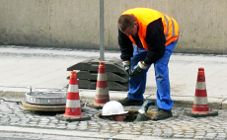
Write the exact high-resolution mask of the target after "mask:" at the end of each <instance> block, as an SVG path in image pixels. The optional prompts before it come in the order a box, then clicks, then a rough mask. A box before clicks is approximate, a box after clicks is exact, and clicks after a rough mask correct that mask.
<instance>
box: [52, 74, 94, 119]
mask: <svg viewBox="0 0 227 140" xmlns="http://www.w3.org/2000/svg"><path fill="white" fill-rule="evenodd" d="M56 118H58V119H61V120H67V121H81V120H88V119H90V118H91V117H90V116H85V115H83V114H82V113H81V105H80V95H79V90H78V81H77V76H76V71H72V72H71V75H70V79H69V87H68V94H67V100H66V107H65V114H63V115H57V116H56Z"/></svg>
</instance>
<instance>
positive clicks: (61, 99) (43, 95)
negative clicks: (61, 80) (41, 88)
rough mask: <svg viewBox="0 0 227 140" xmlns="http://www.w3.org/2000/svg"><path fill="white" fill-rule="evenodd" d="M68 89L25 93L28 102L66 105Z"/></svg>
mask: <svg viewBox="0 0 227 140" xmlns="http://www.w3.org/2000/svg"><path fill="white" fill-rule="evenodd" d="M66 97H67V92H66V91H45V92H29V93H25V99H26V102H27V103H30V104H35V105H65V104H66Z"/></svg>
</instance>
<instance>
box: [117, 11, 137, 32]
mask: <svg viewBox="0 0 227 140" xmlns="http://www.w3.org/2000/svg"><path fill="white" fill-rule="evenodd" d="M135 21H136V18H135V17H134V16H133V15H129V14H126V15H121V16H120V17H119V18H118V28H119V29H120V30H121V31H125V30H126V29H127V28H128V27H130V28H133V26H134V22H135Z"/></svg>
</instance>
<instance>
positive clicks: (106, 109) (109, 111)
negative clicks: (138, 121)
mask: <svg viewBox="0 0 227 140" xmlns="http://www.w3.org/2000/svg"><path fill="white" fill-rule="evenodd" d="M126 113H128V111H124V108H123V106H122V104H121V103H119V102H118V101H109V102H107V103H106V104H105V105H104V106H103V108H102V116H111V115H123V114H126Z"/></svg>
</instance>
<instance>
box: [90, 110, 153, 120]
mask: <svg viewBox="0 0 227 140" xmlns="http://www.w3.org/2000/svg"><path fill="white" fill-rule="evenodd" d="M127 111H128V113H127V114H126V119H125V122H133V121H134V120H135V119H136V117H137V115H138V110H127ZM155 113H156V112H154V111H147V116H148V117H149V119H148V120H150V118H151V116H152V115H153V114H155ZM94 117H95V118H97V119H102V120H107V119H106V116H102V113H98V114H95V115H94ZM110 121H111V120H110Z"/></svg>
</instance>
